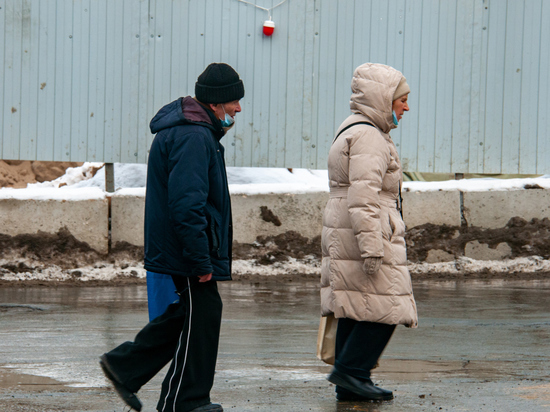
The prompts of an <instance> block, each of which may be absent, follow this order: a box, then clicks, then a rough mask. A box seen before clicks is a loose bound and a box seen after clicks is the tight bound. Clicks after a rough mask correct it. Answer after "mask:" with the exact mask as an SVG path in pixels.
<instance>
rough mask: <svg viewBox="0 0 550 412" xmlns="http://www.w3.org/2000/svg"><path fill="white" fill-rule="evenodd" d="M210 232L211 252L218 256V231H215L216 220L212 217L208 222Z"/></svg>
mask: <svg viewBox="0 0 550 412" xmlns="http://www.w3.org/2000/svg"><path fill="white" fill-rule="evenodd" d="M210 234H211V235H212V250H211V252H212V253H213V254H214V256H216V257H217V258H219V257H220V239H218V233H217V231H216V220H215V219H214V218H212V221H211V222H210Z"/></svg>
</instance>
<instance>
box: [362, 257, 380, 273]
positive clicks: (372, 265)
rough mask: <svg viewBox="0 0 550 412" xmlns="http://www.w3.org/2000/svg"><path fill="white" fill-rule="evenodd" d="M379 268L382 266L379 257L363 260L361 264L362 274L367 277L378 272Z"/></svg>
mask: <svg viewBox="0 0 550 412" xmlns="http://www.w3.org/2000/svg"><path fill="white" fill-rule="evenodd" d="M380 266H382V258H381V257H368V258H365V261H364V262H363V272H365V273H366V274H367V275H374V274H375V273H376V272H378V271H379V270H380Z"/></svg>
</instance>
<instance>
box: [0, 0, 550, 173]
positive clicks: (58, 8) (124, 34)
mask: <svg viewBox="0 0 550 412" xmlns="http://www.w3.org/2000/svg"><path fill="white" fill-rule="evenodd" d="M250 2H252V3H255V4H257V5H258V6H261V7H265V8H270V7H273V6H276V5H277V4H278V3H280V0H250ZM267 18H268V13H267V12H266V11H264V10H261V9H258V8H256V7H254V6H252V5H249V4H245V3H243V2H240V1H238V0H173V1H170V0H117V1H108V0H0V47H1V52H0V79H1V81H0V96H1V98H0V134H1V153H0V157H1V158H3V159H26V160H35V159H36V160H71V161H85V160H87V161H107V162H145V161H146V159H147V150H148V148H149V145H150V143H151V139H152V136H151V135H150V133H149V129H148V124H149V120H150V119H151V117H152V116H153V115H154V113H155V112H156V111H157V110H158V109H159V108H160V107H161V106H162V105H164V104H165V103H167V102H169V101H171V100H173V99H175V98H177V97H179V96H182V95H187V94H193V90H194V82H195V79H196V77H197V76H198V74H200V73H201V72H202V70H203V69H204V67H206V65H207V64H208V63H210V62H212V61H224V62H227V63H229V64H231V65H232V66H233V67H235V68H236V69H237V71H238V72H239V73H240V75H241V77H242V78H243V80H244V82H245V88H246V96H245V98H244V99H243V101H242V105H243V112H242V113H241V114H239V115H238V117H237V124H236V127H235V128H234V131H231V132H230V133H229V135H228V136H227V137H225V138H224V140H223V142H224V143H225V146H226V148H227V163H228V164H229V165H236V166H276V167H283V166H284V167H307V168H321V169H322V168H326V158H327V153H328V149H329V146H330V142H331V141H332V137H333V135H334V131H335V129H336V128H337V126H338V125H339V123H340V122H341V121H342V120H343V119H344V118H345V117H346V116H347V114H348V113H349V105H348V102H349V96H350V86H349V85H350V80H351V74H352V72H353V69H354V68H355V67H356V66H358V65H359V64H361V63H364V62H367V61H373V62H381V63H386V64H389V65H391V66H394V67H396V68H397V69H399V70H401V71H403V73H404V74H405V76H407V79H408V82H409V84H410V86H411V89H412V93H411V95H410V99H409V101H410V106H411V111H410V112H409V113H408V114H406V115H405V117H404V119H403V120H402V122H401V125H400V127H399V129H398V130H397V131H395V132H394V133H393V134H392V135H393V138H394V140H395V142H396V144H397V145H398V148H399V150H400V153H401V157H402V161H403V164H404V168H405V170H408V171H420V172H470V173H550V142H549V135H548V130H549V127H550V117H549V114H548V107H549V106H550V81H549V79H550V71H549V70H548V67H550V47H549V46H548V43H549V41H550V24H548V22H549V21H550V0H523V1H522V0H508V1H506V0H498V1H497V0H445V1H438V0H409V1H406V0H388V1H378V0H372V1H371V0H287V1H286V2H284V3H283V4H281V5H280V6H278V7H276V8H274V9H273V10H272V19H273V20H274V21H275V24H276V29H275V34H274V35H273V36H272V37H270V38H269V37H265V36H263V35H262V23H263V21H264V20H266V19H267Z"/></svg>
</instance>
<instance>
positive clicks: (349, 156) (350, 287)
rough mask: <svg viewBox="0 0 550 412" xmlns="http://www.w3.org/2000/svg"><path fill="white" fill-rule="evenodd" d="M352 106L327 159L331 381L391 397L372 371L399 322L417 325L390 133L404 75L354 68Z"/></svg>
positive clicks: (345, 389) (325, 299) (325, 304)
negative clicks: (333, 332) (333, 331)
mask: <svg viewBox="0 0 550 412" xmlns="http://www.w3.org/2000/svg"><path fill="white" fill-rule="evenodd" d="M351 88H352V95H351V100H350V107H351V111H352V114H351V115H350V116H349V117H348V118H347V119H346V120H345V121H344V122H343V123H342V124H341V125H340V127H339V129H338V132H337V135H336V138H335V141H334V142H333V144H332V147H331V149H330V153H329V160H328V172H329V181H330V199H329V201H328V203H327V206H326V209H325V213H324V216H323V233H322V252H323V261H322V269H321V308H322V314H323V315H328V314H330V313H334V316H335V317H336V318H338V331H337V336H336V352H335V363H334V369H333V371H332V373H331V374H330V375H329V377H328V380H329V381H330V382H332V383H334V384H335V385H336V397H337V399H339V400H389V399H392V398H393V393H392V392H391V391H389V390H385V389H382V388H379V387H378V386H375V385H374V384H373V382H372V380H371V370H372V369H373V368H374V367H375V366H376V364H377V362H378V359H379V357H380V355H381V354H382V352H383V350H384V348H385V347H386V345H387V343H388V342H389V340H390V338H391V336H392V334H393V331H394V330H395V327H396V326H397V325H400V324H401V325H405V326H408V327H416V326H417V313H416V304H415V301H414V297H413V291H412V285H411V278H410V274H409V271H408V269H407V255H406V245H405V240H404V235H405V224H404V223H403V219H402V217H401V214H400V210H401V199H400V198H401V196H400V193H401V185H402V181H403V178H402V170H401V164H400V161H399V156H398V154H397V149H396V147H395V145H394V143H393V141H392V140H391V137H390V135H389V132H390V130H391V129H394V128H396V127H397V126H398V124H399V120H401V117H402V116H403V114H404V113H405V112H406V111H408V110H409V106H408V103H407V99H408V94H409V92H410V88H409V86H408V84H407V81H406V79H405V77H404V76H403V75H402V74H401V72H399V71H398V70H396V69H394V68H392V67H389V66H386V65H382V64H374V63H365V64H363V65H361V66H359V67H358V68H357V69H355V72H354V75H353V79H352V84H351Z"/></svg>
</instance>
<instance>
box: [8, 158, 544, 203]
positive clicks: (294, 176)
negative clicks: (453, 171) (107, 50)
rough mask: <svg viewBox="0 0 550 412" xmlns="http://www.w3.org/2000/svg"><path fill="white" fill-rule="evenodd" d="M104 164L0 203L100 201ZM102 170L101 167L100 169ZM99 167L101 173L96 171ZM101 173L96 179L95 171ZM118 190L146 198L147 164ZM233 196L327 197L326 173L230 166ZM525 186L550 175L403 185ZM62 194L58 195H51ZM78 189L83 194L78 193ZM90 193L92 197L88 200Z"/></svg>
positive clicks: (127, 173) (126, 169) (123, 172)
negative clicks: (314, 194)
mask: <svg viewBox="0 0 550 412" xmlns="http://www.w3.org/2000/svg"><path fill="white" fill-rule="evenodd" d="M101 165H102V163H84V165H82V166H81V167H74V168H69V169H67V173H66V174H65V175H63V176H61V177H59V178H58V179H56V180H53V181H51V182H44V183H33V184H29V185H28V186H27V188H25V189H10V188H3V189H0V198H3V199H6V198H17V199H46V198H49V199H52V198H53V199H58V198H63V199H73V198H75V197H76V199H78V200H80V199H81V198H82V197H83V196H84V197H85V196H89V197H88V198H96V197H97V196H101V193H102V192H104V191H105V168H103V167H101ZM100 167H101V168H100ZM98 168H99V170H97V169H98ZM96 170H97V173H95V175H93V172H94V171H96ZM114 170H115V190H117V191H119V190H122V191H123V192H122V193H121V194H142V193H143V191H140V190H134V191H132V190H130V191H129V190H128V189H143V188H144V187H145V182H146V176H147V166H146V165H144V164H122V163H115V165H114ZM227 177H228V180H229V191H230V192H231V193H233V194H246V195H253V194H267V193H308V192H328V190H329V188H328V172H327V171H326V170H310V169H290V170H289V169H285V168H266V167H228V168H227ZM526 185H530V186H536V185H538V186H540V187H541V188H545V189H550V175H544V176H541V177H537V178H527V179H496V178H477V179H463V180H447V181H440V182H404V183H403V189H404V190H410V191H415V192H416V191H419V192H423V191H439V190H461V191H488V190H521V189H524V188H525V186H526ZM51 189H59V190H55V191H54V190H51ZM77 189H78V190H77ZM85 193H88V194H87V195H85Z"/></svg>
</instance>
